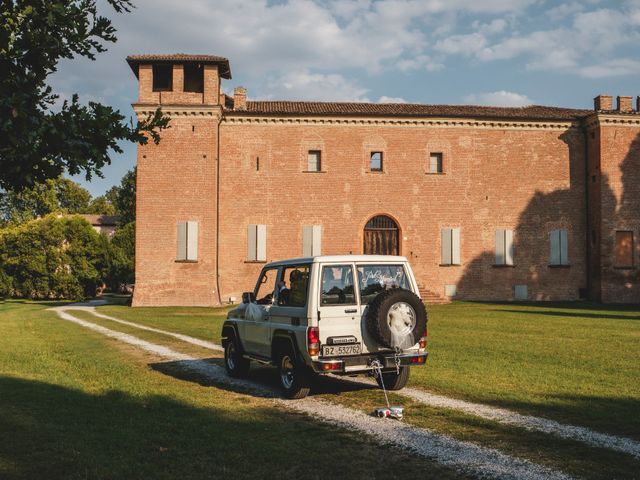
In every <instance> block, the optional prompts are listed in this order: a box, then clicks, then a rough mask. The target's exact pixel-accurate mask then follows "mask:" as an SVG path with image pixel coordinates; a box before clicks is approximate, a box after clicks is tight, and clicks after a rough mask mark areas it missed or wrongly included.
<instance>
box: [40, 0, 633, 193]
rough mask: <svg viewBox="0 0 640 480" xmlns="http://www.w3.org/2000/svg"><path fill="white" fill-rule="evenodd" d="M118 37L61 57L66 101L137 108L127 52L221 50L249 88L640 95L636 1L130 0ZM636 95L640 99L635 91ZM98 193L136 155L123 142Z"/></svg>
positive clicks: (463, 98)
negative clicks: (91, 55)
mask: <svg viewBox="0 0 640 480" xmlns="http://www.w3.org/2000/svg"><path fill="white" fill-rule="evenodd" d="M134 3H135V5H136V9H135V10H133V11H132V12H131V13H129V14H120V15H118V14H115V13H114V12H113V11H111V10H110V8H109V7H107V6H105V5H104V4H101V7H102V10H101V12H102V13H103V14H104V15H107V16H109V17H110V18H112V19H113V20H114V25H115V26H116V28H117V30H118V42H117V43H116V44H113V45H109V46H108V47H109V51H108V52H106V53H104V54H101V55H99V56H98V59H97V60H96V61H95V62H91V61H85V60H73V61H67V62H64V63H63V64H61V65H60V68H59V71H58V73H56V74H55V76H54V77H52V79H51V81H52V84H53V85H54V87H55V88H56V89H57V91H58V92H59V93H61V95H62V97H61V98H69V97H70V96H71V95H72V94H73V93H74V92H76V93H79V94H80V98H81V100H84V101H89V100H98V101H101V102H105V103H108V104H111V105H113V106H115V107H117V108H118V109H120V111H121V112H123V113H124V114H125V115H127V116H132V114H133V112H132V109H131V103H132V102H135V100H136V95H137V85H136V79H135V77H134V75H133V73H132V72H131V70H130V69H129V67H128V65H127V64H126V62H125V57H126V56H127V55H129V54H138V53H178V52H180V53H199V54H213V55H221V56H225V57H227V58H229V61H230V63H231V71H232V74H233V79H232V80H225V81H223V90H224V91H225V92H227V93H231V92H233V88H234V87H235V86H238V85H242V86H244V87H246V88H247V90H248V97H249V99H283V100H335V101H369V102H411V103H431V104H483V105H501V106H522V105H529V104H537V105H556V106H564V107H575V108H592V107H593V97H594V96H596V95H597V94H599V93H605V94H610V95H613V96H616V95H633V96H634V98H635V96H636V95H640V84H639V82H638V78H640V77H639V75H640V56H639V55H638V48H637V47H638V45H640V0H628V1H622V0H621V1H598V0H582V1H567V2H558V1H550V0H547V1H545V0H472V1H463V0H415V1H414V0H379V1H373V0H335V1H332V0H325V1H320V0H317V1H313V0H288V1H264V0H246V1H244V0H182V1H175V0H134ZM634 104H635V101H634ZM123 148H124V150H125V153H124V154H122V155H114V156H113V157H112V160H113V163H112V165H111V166H109V167H108V168H106V169H105V170H104V174H105V178H104V179H99V178H96V179H93V181H92V182H90V183H88V182H85V181H84V179H82V178H78V179H76V180H79V181H81V183H83V184H84V185H85V186H86V187H87V188H89V190H90V191H91V193H93V194H94V195H100V194H102V193H104V191H105V190H107V189H108V188H109V187H111V186H112V185H114V184H117V183H119V181H120V178H121V177H122V175H124V173H125V172H126V171H127V170H128V169H130V168H132V167H133V166H134V164H135V151H136V147H135V145H123Z"/></svg>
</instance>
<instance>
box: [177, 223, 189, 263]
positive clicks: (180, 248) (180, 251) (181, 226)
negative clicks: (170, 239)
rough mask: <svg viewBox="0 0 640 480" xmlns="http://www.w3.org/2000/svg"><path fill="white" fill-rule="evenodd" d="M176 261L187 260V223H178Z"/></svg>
mask: <svg viewBox="0 0 640 480" xmlns="http://www.w3.org/2000/svg"><path fill="white" fill-rule="evenodd" d="M177 225H178V228H177V230H178V235H177V252H176V260H186V259H187V222H178V224H177Z"/></svg>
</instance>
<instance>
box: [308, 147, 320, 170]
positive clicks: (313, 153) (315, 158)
mask: <svg viewBox="0 0 640 480" xmlns="http://www.w3.org/2000/svg"><path fill="white" fill-rule="evenodd" d="M321 170H322V153H321V152H320V150H309V153H308V154H307V171H308V172H319V171H321Z"/></svg>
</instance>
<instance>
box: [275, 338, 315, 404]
mask: <svg viewBox="0 0 640 480" xmlns="http://www.w3.org/2000/svg"><path fill="white" fill-rule="evenodd" d="M278 377H279V379H280V388H281V389H282V393H283V394H284V396H285V397H286V398H289V399H291V400H299V399H301V398H304V397H306V396H307V395H309V391H310V390H311V388H310V383H311V379H310V377H311V375H310V373H309V371H308V370H307V368H306V366H304V365H302V364H300V362H299V361H298V360H297V359H296V356H295V354H294V353H293V349H291V348H287V349H285V350H283V351H282V353H281V354H280V355H279V356H278Z"/></svg>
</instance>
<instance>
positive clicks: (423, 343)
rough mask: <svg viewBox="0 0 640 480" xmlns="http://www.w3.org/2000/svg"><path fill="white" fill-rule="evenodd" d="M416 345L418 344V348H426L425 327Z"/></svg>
mask: <svg viewBox="0 0 640 480" xmlns="http://www.w3.org/2000/svg"><path fill="white" fill-rule="evenodd" d="M418 345H419V346H420V348H427V329H426V328H425V329H424V333H423V334H422V337H421V338H420V341H419V342H418Z"/></svg>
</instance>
